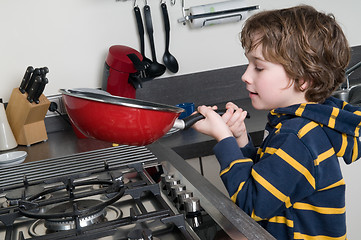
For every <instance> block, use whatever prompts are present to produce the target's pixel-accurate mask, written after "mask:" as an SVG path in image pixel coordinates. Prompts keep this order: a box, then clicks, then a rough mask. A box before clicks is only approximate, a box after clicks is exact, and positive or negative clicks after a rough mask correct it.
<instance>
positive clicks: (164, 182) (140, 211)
mask: <svg viewBox="0 0 361 240" xmlns="http://www.w3.org/2000/svg"><path fill="white" fill-rule="evenodd" d="M167 151H170V152H168V153H167ZM153 152H158V153H157V154H155V153H153ZM170 153H171V155H169V154H170ZM158 155H162V156H161V157H160V158H159V157H158ZM172 155H173V157H172ZM164 156H166V157H170V158H172V159H173V160H176V162H173V164H175V165H177V164H179V161H180V159H178V158H180V157H179V156H178V155H176V154H175V153H174V152H173V151H171V150H166V149H163V148H161V146H157V145H156V144H155V146H150V147H133V146H119V147H112V148H107V149H102V150H96V151H91V152H86V153H79V154H74V155H71V156H66V157H61V158H52V159H47V160H41V161H37V162H31V163H24V164H21V165H18V166H13V167H6V168H2V169H0V176H1V179H0V239H6V240H25V239H39V240H40V239H42V240H43V239H44V240H45V239H87V240H90V239H104V240H106V239H117V240H118V239H131V240H133V239H147V240H148V239H155V240H157V239H167V240H168V239H169V240H173V239H174V240H175V239H227V237H228V235H230V236H232V238H233V239H252V237H251V238H250V237H249V236H247V234H245V233H244V232H241V231H240V230H239V229H237V227H234V225H237V220H236V221H235V222H234V223H232V224H231V225H230V224H229V223H230V222H232V219H230V218H228V219H227V214H223V213H222V214H221V215H219V212H217V211H216V212H215V211H214V209H212V208H213V207H214V206H213V207H212V206H211V205H212V203H210V202H209V201H208V200H207V199H205V197H206V195H207V194H203V193H202V191H200V192H199V191H198V190H197V189H195V188H194V184H192V182H190V181H189V179H187V177H186V176H185V175H183V174H182V171H178V170H177V169H176V167H175V166H173V165H172V163H171V162H169V161H162V158H163V157H164ZM181 161H183V164H186V163H185V161H184V160H182V159H181ZM191 172H192V171H191ZM192 174H193V173H192ZM193 175H194V174H193ZM198 177H199V178H200V179H202V177H201V176H200V175H199V176H198ZM204 180H205V179H204ZM209 186H210V185H209ZM209 186H208V185H207V184H206V188H207V189H208V187H209ZM209 190H210V191H213V190H214V189H208V190H207V191H209ZM216 195H217V192H216ZM216 198H217V196H216ZM225 199H226V198H225ZM227 204H229V202H228V201H226V205H227ZM216 208H217V207H216ZM238 211H240V210H238ZM242 216H243V215H242ZM241 218H242V217H241ZM245 223H246V226H248V225H249V220H248V219H247V221H245ZM241 225H242V224H241ZM243 225H245V224H243ZM242 228H243V230H246V231H247V227H246V228H244V227H242ZM254 229H257V231H254ZM250 231H251V232H252V231H254V236H257V238H254V239H272V238H268V235H267V234H265V233H264V231H262V230H261V228H260V227H259V226H257V224H255V225H254V226H253V225H252V227H251V228H250ZM246 236H247V237H246ZM259 236H261V237H259ZM228 239H230V238H229V237H228Z"/></svg>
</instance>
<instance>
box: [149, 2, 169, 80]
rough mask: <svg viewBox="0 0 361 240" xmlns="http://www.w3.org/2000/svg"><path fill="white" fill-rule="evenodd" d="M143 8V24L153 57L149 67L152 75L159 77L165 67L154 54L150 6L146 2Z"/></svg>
mask: <svg viewBox="0 0 361 240" xmlns="http://www.w3.org/2000/svg"><path fill="white" fill-rule="evenodd" d="M143 10H144V17H145V25H146V28H147V34H148V37H149V42H150V48H151V51H152V59H153V63H152V64H150V67H149V69H150V71H151V72H152V73H154V77H159V76H161V75H163V74H164V72H165V70H166V67H165V66H164V65H162V64H160V63H158V62H157V56H156V51H155V45H154V38H153V32H154V31H153V23H152V16H151V13H150V6H149V5H148V3H146V5H145V6H144V9H143Z"/></svg>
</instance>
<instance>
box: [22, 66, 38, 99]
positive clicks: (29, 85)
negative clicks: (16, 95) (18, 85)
mask: <svg viewBox="0 0 361 240" xmlns="http://www.w3.org/2000/svg"><path fill="white" fill-rule="evenodd" d="M40 74H41V72H40V69H39V68H35V69H34V71H33V74H32V75H31V78H30V80H29V83H28V84H27V86H26V88H25V91H26V92H27V93H29V91H30V88H32V86H33V84H34V82H35V78H36V77H37V76H40Z"/></svg>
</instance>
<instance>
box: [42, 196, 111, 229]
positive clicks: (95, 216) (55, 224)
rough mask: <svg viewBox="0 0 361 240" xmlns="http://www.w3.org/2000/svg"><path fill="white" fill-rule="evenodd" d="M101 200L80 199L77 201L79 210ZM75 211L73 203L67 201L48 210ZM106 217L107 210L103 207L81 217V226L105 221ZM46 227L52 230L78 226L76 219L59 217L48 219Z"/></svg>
mask: <svg viewBox="0 0 361 240" xmlns="http://www.w3.org/2000/svg"><path fill="white" fill-rule="evenodd" d="M100 202H101V201H99V200H90V199H86V200H80V201H77V202H76V206H77V208H78V210H86V209H88V208H90V207H92V206H94V205H96V204H99V203H100ZM72 211H73V203H72V202H66V203H62V204H59V205H57V206H56V207H53V208H51V209H49V210H48V211H47V213H48V214H57V213H67V212H72ZM104 219H105V210H104V209H101V210H99V211H97V212H94V213H91V214H89V215H87V216H82V217H79V223H80V227H86V226H89V225H92V224H95V223H100V222H103V221H104ZM45 227H46V228H47V229H49V230H52V231H61V230H69V229H74V228H76V224H75V220H74V219H73V218H69V217H68V218H59V219H47V220H46V221H45Z"/></svg>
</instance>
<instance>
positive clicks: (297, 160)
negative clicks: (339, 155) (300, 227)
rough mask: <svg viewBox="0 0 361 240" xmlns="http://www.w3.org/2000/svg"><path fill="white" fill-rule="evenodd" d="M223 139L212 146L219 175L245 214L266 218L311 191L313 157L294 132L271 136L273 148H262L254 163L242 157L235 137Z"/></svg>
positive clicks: (313, 185) (313, 184)
mask: <svg viewBox="0 0 361 240" xmlns="http://www.w3.org/2000/svg"><path fill="white" fill-rule="evenodd" d="M225 140H226V141H221V142H219V143H218V144H217V145H216V147H215V149H214V151H215V153H216V156H217V159H218V160H219V162H220V165H221V178H222V181H223V182H224V184H225V186H226V188H227V189H228V192H229V195H230V196H231V199H232V200H233V201H234V202H235V203H236V204H237V205H238V206H240V207H241V208H242V209H243V210H244V211H245V212H246V213H247V214H249V215H253V216H257V218H260V219H268V218H270V217H273V216H275V215H277V214H278V213H280V212H282V211H284V210H285V209H287V208H290V207H291V206H292V204H293V203H294V202H296V201H299V200H300V199H303V198H305V197H306V196H308V195H310V194H312V193H313V192H314V190H315V184H316V183H315V177H314V161H313V160H314V159H313V157H312V156H311V154H310V152H309V150H308V149H307V147H306V146H305V145H304V144H303V143H302V142H301V141H300V140H299V138H298V136H297V135H296V134H293V133H285V134H282V133H280V134H277V135H276V136H274V137H273V139H272V144H271V146H274V147H269V148H267V149H264V150H263V152H262V159H261V160H260V161H259V162H257V164H254V163H253V161H252V159H249V158H245V157H244V156H243V154H242V152H241V150H240V149H239V148H238V147H237V144H236V142H235V140H232V138H229V139H225ZM233 141H234V143H233Z"/></svg>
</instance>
